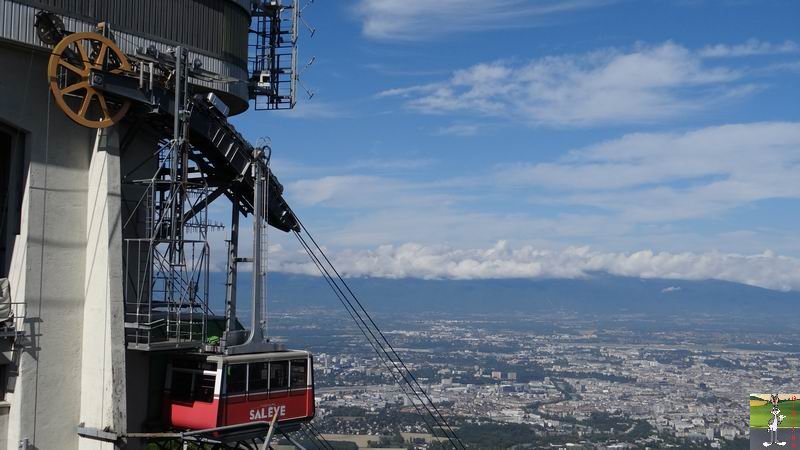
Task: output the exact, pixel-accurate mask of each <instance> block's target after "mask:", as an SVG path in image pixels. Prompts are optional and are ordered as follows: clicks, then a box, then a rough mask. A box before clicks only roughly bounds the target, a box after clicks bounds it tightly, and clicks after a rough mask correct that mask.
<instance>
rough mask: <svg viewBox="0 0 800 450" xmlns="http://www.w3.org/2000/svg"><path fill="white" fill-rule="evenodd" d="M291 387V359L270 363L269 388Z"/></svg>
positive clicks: (272, 389)
mask: <svg viewBox="0 0 800 450" xmlns="http://www.w3.org/2000/svg"><path fill="white" fill-rule="evenodd" d="M287 387H289V361H273V362H272V363H270V365H269V389H270V390H271V391H274V390H276V389H286V388H287Z"/></svg>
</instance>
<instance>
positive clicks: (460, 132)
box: [436, 123, 479, 136]
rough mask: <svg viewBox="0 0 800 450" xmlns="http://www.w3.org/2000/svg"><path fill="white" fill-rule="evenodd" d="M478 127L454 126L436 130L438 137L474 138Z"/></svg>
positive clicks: (469, 125) (467, 125) (471, 125)
mask: <svg viewBox="0 0 800 450" xmlns="http://www.w3.org/2000/svg"><path fill="white" fill-rule="evenodd" d="M478 129H479V127H478V125H475V124H464V123H459V124H454V125H449V126H446V127H441V128H439V129H437V130H436V134H437V135H439V136H475V135H476V134H478Z"/></svg>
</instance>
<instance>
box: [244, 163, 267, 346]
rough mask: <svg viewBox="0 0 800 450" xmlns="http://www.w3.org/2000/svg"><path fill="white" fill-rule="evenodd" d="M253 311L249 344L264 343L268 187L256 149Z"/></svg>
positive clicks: (254, 168)
mask: <svg viewBox="0 0 800 450" xmlns="http://www.w3.org/2000/svg"><path fill="white" fill-rule="evenodd" d="M253 160H254V161H253V171H254V174H253V180H255V186H253V293H252V294H253V298H252V305H253V310H252V311H250V317H251V324H250V338H249V339H248V340H247V343H252V342H262V341H263V340H264V334H263V329H262V327H261V321H262V320H263V319H264V318H263V317H261V312H262V309H261V308H262V306H263V305H262V301H263V299H264V295H263V294H264V279H263V271H264V268H263V261H262V260H261V257H262V248H261V246H262V244H263V238H262V234H263V233H264V226H265V224H264V222H265V221H264V191H265V185H266V182H265V180H266V174H265V169H266V168H265V167H264V150H263V149H256V150H255V151H254V154H253Z"/></svg>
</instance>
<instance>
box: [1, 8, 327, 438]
mask: <svg viewBox="0 0 800 450" xmlns="http://www.w3.org/2000/svg"><path fill="white" fill-rule="evenodd" d="M283 3H284V5H283V6H281V2H279V1H266V2H264V1H252V0H171V1H163V0H13V1H12V0H0V63H2V70H0V99H2V101H0V211H1V212H2V214H0V448H9V449H12V448H20V449H40V450H48V449H65V450H68V449H112V448H143V447H144V440H142V439H134V438H131V436H135V435H136V433H140V434H142V433H149V432H153V433H156V432H161V431H165V430H170V429H171V430H175V429H182V430H186V429H197V428H214V427H220V426H227V425H235V424H237V423H241V422H247V421H252V420H254V418H253V416H254V415H255V420H264V421H269V420H271V419H272V418H273V417H275V416H276V414H275V413H274V412H273V410H275V411H279V410H281V407H283V408H284V409H283V411H284V412H285V413H286V414H288V415H287V416H286V420H287V421H289V420H306V419H309V418H310V417H313V408H314V404H313V401H314V400H313V375H312V364H311V358H310V355H308V354H307V353H306V352H297V351H293V352H288V351H286V352H285V355H283V354H282V353H281V352H284V351H285V350H284V349H282V348H280V347H279V346H276V345H275V344H271V345H267V344H269V343H267V342H266V339H265V337H264V336H262V335H261V333H255V332H254V331H253V330H254V329H255V328H258V327H259V326H260V325H259V323H258V322H257V321H258V320H260V317H254V318H253V324H252V326H251V327H250V329H251V335H250V337H249V338H248V336H247V335H246V330H242V329H236V327H235V324H236V323H237V321H236V317H235V298H236V293H235V290H236V288H235V285H236V279H235V272H236V263H237V261H240V260H245V259H247V258H239V257H238V256H237V254H236V251H237V250H236V247H237V245H236V240H237V239H238V238H235V237H232V244H231V247H232V248H231V252H230V253H231V255H229V266H230V267H229V275H228V276H229V286H228V295H229V296H230V297H229V298H228V302H227V303H228V311H227V314H226V315H225V316H224V317H223V318H222V320H221V323H222V324H223V325H221V327H222V328H221V329H222V332H221V335H220V336H218V337H219V338H220V341H221V343H216V342H212V341H211V340H210V339H209V336H210V334H211V331H210V330H211V329H212V325H213V324H212V318H211V317H210V316H209V313H208V303H207V302H208V298H207V297H208V282H207V271H208V250H207V245H205V244H204V239H205V237H206V234H205V233H206V231H207V225H206V224H205V222H204V214H205V212H204V209H203V207H204V206H207V204H208V203H210V202H211V201H214V200H215V199H216V198H218V197H227V198H228V199H229V200H230V201H231V202H232V204H233V205H234V208H233V209H234V214H233V218H232V223H231V232H232V233H234V232H238V217H239V215H248V214H252V215H253V216H254V217H257V218H259V219H258V220H256V221H255V222H261V221H262V220H261V218H262V217H263V218H264V222H265V223H269V224H270V225H273V226H275V227H277V228H280V229H283V230H284V231H287V230H290V229H293V228H294V226H295V224H294V223H292V215H291V213H288V212H287V211H289V210H288V206H286V205H285V203H284V204H281V202H282V199H281V198H280V193H281V191H282V187H281V186H280V184H279V183H278V182H277V180H276V179H274V178H273V177H272V175H271V172H269V169H268V166H267V165H266V163H265V161H266V162H268V155H266V156H265V155H264V151H263V147H259V148H254V147H253V146H251V145H249V144H248V143H247V142H246V141H245V140H244V139H243V138H242V137H241V136H240V135H238V133H236V131H235V130H234V129H233V127H231V126H230V125H229V124H227V122H226V117H227V116H230V115H235V114H240V113H242V112H244V111H246V110H247V109H248V108H249V107H250V105H254V107H255V109H283V108H288V107H291V106H293V103H294V100H293V98H294V82H295V79H296V76H295V73H296V71H295V61H296V54H295V53H294V51H295V46H294V44H295V43H296V28H295V23H296V19H297V14H298V12H297V6H296V4H295V3H293V2H291V1H290V2H286V1H284V2H283ZM286 3H289V4H288V5H286ZM293 14H294V16H292V15H293ZM284 16H288V18H285V19H284V22H285V23H284V25H286V24H288V25H289V26H290V28H288V29H286V28H285V27H284V28H282V27H281V23H280V19H281V18H282V17H284ZM253 30H255V34H254V31H253ZM287 30H288V31H287ZM281 52H283V53H281ZM276 55H277V56H276ZM281 58H282V59H281ZM259 102H261V103H259ZM266 133H267V131H266V130H265V134H266ZM265 197H271V199H270V201H269V205H268V206H267V207H266V209H265V202H264V200H263V199H264V198H265ZM278 200H279V201H278ZM281 208H282V209H281ZM258 226H263V228H266V224H262V225H258ZM187 230H191V232H192V233H194V234H193V236H194V237H189V235H190V234H191V233H190V232H189V231H187ZM190 248H191V249H194V250H197V252H198V254H200V256H199V257H198V256H196V254H193V253H190V250H189V249H190ZM259 257H260V253H258V252H256V253H255V256H254V258H252V259H254V260H257V259H258V258H259ZM254 264H255V262H254ZM257 273H258V272H257ZM176 274H177V275H176ZM231 278H232V280H231ZM254 278H259V277H257V276H256V277H254ZM204 280H205V281H204ZM231 281H232V282H231ZM204 283H205V284H204ZM253 289H254V291H253V298H258V299H261V298H263V292H261V290H263V286H254V288H253ZM259 289H261V290H259ZM253 315H254V316H257V314H256V313H255V312H254V313H253ZM253 333H255V336H253ZM226 345H227V346H226ZM237 349H238V350H237ZM259 354H261V355H266V356H264V357H259V356H258V355H259ZM254 355H255V356H254ZM282 355H283V356H282ZM284 356H285V357H284ZM270 398H271V399H273V400H270V401H271V402H272V403H269V402H268V401H267V400H269V399H270ZM281 398H287V399H290V400H291V401H288V400H287V401H286V402H287V403H280V401H283V400H275V399H281ZM264 399H267V400H264ZM248 401H251V402H254V403H252V404H250V403H247V402H248ZM259 402H260V403H259ZM276 402H278V403H276ZM238 405H243V406H241V407H240V406H238ZM253 405H255V406H253ZM259 405H260V406H259ZM253 411H256V412H255V413H253ZM240 416H241V417H240ZM277 420H278V422H280V421H283V420H284V417H280V418H278V419H277Z"/></svg>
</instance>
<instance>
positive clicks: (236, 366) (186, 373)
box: [164, 350, 314, 430]
mask: <svg viewBox="0 0 800 450" xmlns="http://www.w3.org/2000/svg"><path fill="white" fill-rule="evenodd" d="M313 374H314V371H313V358H312V356H311V354H310V353H309V352H306V351H296V350H289V351H276V352H268V353H255V354H243V355H201V354H196V355H184V356H181V357H180V358H177V359H173V360H172V361H171V362H170V364H169V367H168V369H167V379H166V390H165V392H164V407H165V418H166V422H167V425H168V426H170V427H173V428H177V429H190V430H203V429H211V428H218V427H225V426H231V425H246V424H248V423H254V422H259V423H263V422H265V421H266V422H271V421H272V419H273V417H274V416H275V415H277V416H278V418H277V423H278V425H280V426H281V427H284V428H285V427H287V426H291V425H294V424H300V423H302V422H308V421H310V420H311V419H313V418H314V375H313Z"/></svg>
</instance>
